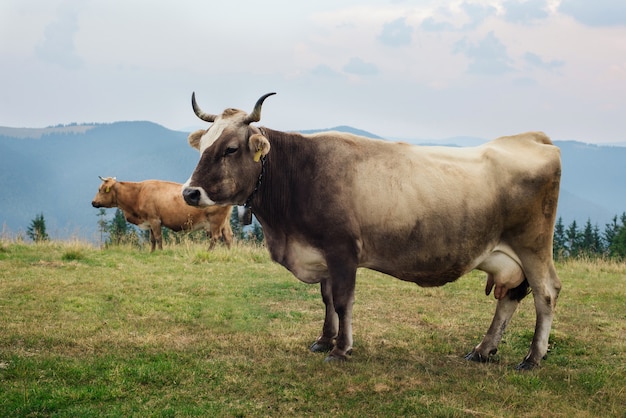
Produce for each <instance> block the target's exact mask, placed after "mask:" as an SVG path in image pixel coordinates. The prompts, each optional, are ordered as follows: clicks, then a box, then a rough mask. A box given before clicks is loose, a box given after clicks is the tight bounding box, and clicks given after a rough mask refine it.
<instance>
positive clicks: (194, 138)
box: [187, 129, 206, 150]
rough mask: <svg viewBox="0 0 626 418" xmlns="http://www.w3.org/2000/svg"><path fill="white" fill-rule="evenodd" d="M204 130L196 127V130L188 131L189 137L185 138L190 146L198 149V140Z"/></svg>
mask: <svg viewBox="0 0 626 418" xmlns="http://www.w3.org/2000/svg"><path fill="white" fill-rule="evenodd" d="M205 132H206V131H205V130H204V129H198V130H197V131H195V132H192V133H190V134H189V137H188V138H187V141H189V145H191V147H192V148H195V149H197V150H199V149H200V140H201V139H202V135H204V133H205Z"/></svg>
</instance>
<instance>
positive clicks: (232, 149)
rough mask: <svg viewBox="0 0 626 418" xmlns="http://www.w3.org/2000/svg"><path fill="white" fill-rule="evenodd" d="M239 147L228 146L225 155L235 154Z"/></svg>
mask: <svg viewBox="0 0 626 418" xmlns="http://www.w3.org/2000/svg"><path fill="white" fill-rule="evenodd" d="M237 149H238V148H237V147H228V148H226V151H224V156H227V155H228V154H234V153H236V152H237Z"/></svg>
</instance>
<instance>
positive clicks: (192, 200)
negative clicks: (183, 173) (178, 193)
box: [183, 187, 202, 206]
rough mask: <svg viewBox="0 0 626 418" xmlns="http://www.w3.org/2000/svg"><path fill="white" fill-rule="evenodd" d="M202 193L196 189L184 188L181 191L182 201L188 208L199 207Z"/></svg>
mask: <svg viewBox="0 0 626 418" xmlns="http://www.w3.org/2000/svg"><path fill="white" fill-rule="evenodd" d="M201 197H202V193H201V192H200V189H199V188H197V187H185V188H184V189H183V199H185V202H187V204H188V205H190V206H199V205H200V198H201Z"/></svg>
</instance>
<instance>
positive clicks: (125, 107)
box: [0, 0, 626, 143]
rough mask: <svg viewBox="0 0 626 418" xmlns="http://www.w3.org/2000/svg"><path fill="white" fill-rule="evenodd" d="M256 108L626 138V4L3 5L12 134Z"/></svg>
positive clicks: (449, 130) (389, 132) (271, 116)
mask: <svg viewBox="0 0 626 418" xmlns="http://www.w3.org/2000/svg"><path fill="white" fill-rule="evenodd" d="M192 91H195V92H196V95H197V99H198V102H199V104H200V106H201V107H202V108H203V109H204V110H205V111H208V112H210V113H220V112H221V111H222V110H223V109H225V108H227V107H236V108H240V109H243V110H246V111H248V112H249V111H251V110H252V108H253V106H254V102H255V101H256V99H257V98H258V97H259V96H261V95H262V94H264V93H267V92H272V91H275V92H277V93H278V94H277V95H276V96H272V97H270V98H269V99H267V101H266V102H265V105H264V107H263V115H262V120H261V123H260V124H261V125H264V126H268V127H271V128H275V129H281V130H300V129H315V128H329V127H333V126H337V125H350V126H353V127H356V128H360V129H365V130H367V131H370V132H373V133H375V134H378V135H381V136H385V137H390V138H429V139H438V138H446V137H451V136H457V135H467V136H476V137H482V138H494V137H498V136H501V135H508V134H513V133H518V132H523V131H528V130H542V131H544V132H546V133H547V134H548V135H550V136H551V137H552V138H553V139H556V140H569V139H572V140H579V141H584V142H591V143H597V142H603V143H604V142H615V141H626V1H624V0H593V1H590V0H561V1H559V0H527V1H519V0H481V1H470V0H460V1H440V0H437V1H435V0H433V1H428V0H423V1H422V0H415V1H409V0H407V1H402V0H392V1H371V0H358V1H353V0H346V1H340V0H315V1H294V0H264V1H252V0H229V1H219V2H217V1H197V0H176V1H159V0H2V1H1V2H0V126H10V127H45V126H49V125H56V124H68V123H73V122H77V123H87V122H113V121H119V120H149V121H153V122H156V123H159V124H161V125H164V126H166V127H168V128H170V129H176V130H189V129H190V128H191V127H194V126H202V125H201V123H202V122H200V121H199V120H197V119H196V117H195V115H194V114H193V111H192V109H191V105H190V97H191V93H192Z"/></svg>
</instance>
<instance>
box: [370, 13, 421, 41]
mask: <svg viewBox="0 0 626 418" xmlns="http://www.w3.org/2000/svg"><path fill="white" fill-rule="evenodd" d="M412 33H413V28H412V27H411V26H409V25H407V24H406V19H405V18H403V17H401V18H399V19H396V20H394V21H393V22H389V23H385V25H384V26H383V31H382V32H381V34H380V35H379V36H378V39H379V40H380V41H381V42H382V43H384V44H385V45H389V46H404V45H409V44H410V43H411V35H412Z"/></svg>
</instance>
